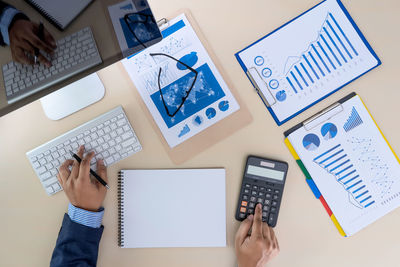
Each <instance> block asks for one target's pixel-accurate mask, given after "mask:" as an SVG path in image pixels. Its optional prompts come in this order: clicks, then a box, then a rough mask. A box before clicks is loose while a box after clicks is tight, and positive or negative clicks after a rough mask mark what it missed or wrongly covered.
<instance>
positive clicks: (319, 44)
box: [317, 41, 336, 70]
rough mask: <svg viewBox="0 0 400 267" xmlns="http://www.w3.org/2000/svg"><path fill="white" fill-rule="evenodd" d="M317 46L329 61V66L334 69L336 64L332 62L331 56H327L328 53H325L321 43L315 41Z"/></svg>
mask: <svg viewBox="0 0 400 267" xmlns="http://www.w3.org/2000/svg"><path fill="white" fill-rule="evenodd" d="M317 44H318V46H319V48H321V50H322V52H323V53H324V55H325V57H326V58H327V59H328V60H329V63H331V66H332V67H333V68H334V69H335V70H336V66H335V65H334V64H333V62H332V60H331V58H330V57H329V56H328V53H326V51H325V49H324V47H323V46H322V45H321V43H320V42H319V41H318V42H317Z"/></svg>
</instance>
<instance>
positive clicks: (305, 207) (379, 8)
mask: <svg viewBox="0 0 400 267" xmlns="http://www.w3.org/2000/svg"><path fill="white" fill-rule="evenodd" d="M317 3H318V1H317V0H302V1H298V0H279V1H273V0H251V1H242V0H218V1H212V0H203V1H196V0H186V1H182V0H168V1H165V0H150V5H151V7H152V9H153V11H154V13H155V15H156V17H157V18H162V17H164V16H168V15H169V14H172V13H174V12H175V11H176V10H178V9H180V8H189V9H190V10H191V11H192V12H193V15H194V17H195V19H196V20H197V22H198V23H199V25H200V27H201V29H202V31H203V33H204V34H205V36H206V38H207V39H208V41H209V43H210V45H211V47H212V49H214V51H215V52H216V54H217V56H218V58H219V60H220V61H221V62H222V64H223V65H224V66H225V69H226V71H227V74H228V75H229V76H230V78H231V80H232V81H233V82H234V83H235V85H236V88H238V89H239V93H240V96H241V97H242V98H243V99H244V101H245V102H246V103H247V105H248V106H249V107H250V108H251V110H250V111H251V113H252V115H253V118H254V121H253V122H252V124H250V125H249V126H247V127H246V128H243V129H242V130H240V131H238V132H236V133H235V134H234V135H232V136H230V137H228V138H226V139H225V140H223V141H222V142H220V143H218V144H216V145H214V146H213V147H211V148H210V149H208V150H206V151H205V152H203V153H201V154H199V155H197V156H196V157H194V158H193V159H191V160H190V161H188V162H186V163H184V164H183V165H181V166H179V167H187V168H196V167H225V168H226V170H227V184H226V195H227V207H226V208H227V209H226V216H227V238H228V245H227V247H226V248H217V249H216V248H201V249H197V248H186V249H180V248H174V249H120V248H118V246H117V201H116V199H117V190H116V189H117V171H118V170H120V169H121V168H174V167H177V166H174V164H173V163H172V162H171V160H170V159H169V158H168V156H167V154H166V152H165V150H164V148H163V146H162V144H161V142H160V140H159V139H158V138H157V135H156V134H155V133H154V131H153V129H152V127H151V125H150V123H149V121H147V120H146V119H145V118H144V117H143V116H142V115H141V109H140V107H139V104H138V100H137V99H135V98H133V93H132V90H135V89H134V88H132V87H131V86H130V83H128V81H126V80H124V79H123V78H122V75H121V74H120V72H119V70H118V68H117V67H116V66H110V67H108V68H107V69H104V70H103V71H101V72H100V75H101V78H102V80H103V82H104V84H105V87H106V96H105V98H104V99H103V100H102V101H100V102H98V103H96V104H94V105H92V106H90V107H88V108H86V109H84V110H82V111H80V112H78V113H76V114H74V115H72V116H70V117H68V118H66V119H63V120H61V121H59V122H53V121H50V120H48V119H47V118H46V117H45V115H44V113H43V111H42V109H41V106H40V103H39V102H38V101H36V102H34V103H31V104H30V105H27V106H25V107H24V108H21V109H19V110H17V111H15V112H13V113H10V114H8V115H6V116H4V117H1V118H0V185H1V186H0V203H1V204H0V213H1V219H0V229H1V236H0V266H47V265H48V264H49V261H50V257H51V253H52V251H53V248H54V245H55V241H56V238H57V234H58V232H59V229H60V225H61V221H62V217H63V214H64V212H66V210H67V203H68V202H67V199H66V197H65V195H64V193H58V194H56V195H55V196H53V197H48V196H47V195H46V194H45V192H44V190H43V188H42V186H41V185H40V183H39V181H38V178H37V177H36V176H35V174H34V172H33V170H32V168H31V166H30V164H29V162H28V160H27V158H26V157H25V152H27V151H28V150H30V149H32V148H34V147H36V146H38V145H40V144H42V143H44V142H46V141H48V140H50V139H52V138H54V137H56V136H58V135H60V134H62V133H64V132H66V131H68V130H70V129H72V128H74V127H76V126H78V125H80V124H82V123H84V122H86V121H87V120H89V119H92V118H94V117H96V116H97V115H99V114H101V113H103V112H106V111H108V110H110V109H112V108H113V107H115V106H117V105H119V104H122V105H123V107H124V109H125V111H126V113H127V115H128V118H129V120H130V122H131V123H132V125H133V127H134V128H135V130H136V132H137V134H138V136H139V138H140V141H141V142H142V144H143V147H144V150H143V151H142V152H140V153H139V154H137V155H134V156H132V157H130V158H128V159H126V160H124V161H121V162H119V163H118V164H116V165H114V166H112V167H111V168H109V169H108V175H109V179H110V186H111V188H112V189H111V190H110V191H109V192H108V194H107V197H106V200H105V203H104V206H105V209H106V213H105V216H104V221H103V224H104V226H105V229H104V233H103V237H102V240H101V244H100V251H99V259H98V266H146V267H147V266H148V267H150V266H175V267H178V266H185V267H186V266H199V267H200V266H201V267H204V266H218V267H222V266H223V267H228V266H229V267H231V266H235V264H236V263H235V255H234V235H235V232H236V230H237V228H238V225H239V224H238V222H236V221H235V219H234V212H235V208H236V202H237V197H238V193H239V186H240V183H241V178H242V172H243V166H244V163H245V159H246V157H247V155H249V154H255V155H260V156H265V157H272V158H276V159H280V160H284V161H287V162H289V165H290V168H289V174H288V179H287V182H286V188H285V193H284V197H283V203H282V208H281V211H280V215H279V222H278V226H277V227H276V232H277V236H278V239H279V242H280V247H281V253H280V255H279V256H278V257H277V258H276V259H275V260H273V261H272V262H271V263H270V264H269V266H298V267H299V266H307V267H311V266H318V267H319V266H398V265H399V264H398V262H399V260H398V257H399V256H398V251H399V248H400V245H399V230H398V229H399V227H398V225H399V223H400V210H399V209H398V210H396V211H394V212H392V213H391V214H389V215H387V216H385V217H384V218H382V219H380V220H379V221H377V222H376V223H374V224H372V225H370V226H368V227H367V228H366V229H364V230H362V231H361V232H359V233H358V234H356V235H355V236H353V237H351V238H343V237H341V236H340V235H339V234H338V232H337V230H336V228H335V227H334V226H333V224H332V222H331V220H330V218H329V217H328V215H327V214H326V212H325V210H324V209H323V207H322V205H321V204H320V202H319V201H317V200H316V199H315V198H314V196H313V195H312V193H311V191H310V189H309V188H308V187H307V184H306V183H305V181H304V175H303V174H302V172H301V171H300V169H299V168H298V167H297V165H296V163H295V161H294V160H293V158H292V157H291V155H290V154H289V151H288V150H287V149H286V147H285V145H284V143H283V135H282V133H283V132H284V130H286V129H288V128H289V127H291V126H293V125H294V124H295V123H298V122H300V121H301V120H304V119H306V118H307V117H309V116H311V115H313V114H314V113H315V112H317V111H319V110H320V109H322V108H324V107H326V106H328V105H329V104H331V103H333V102H334V101H336V100H338V99H340V98H341V97H343V96H345V95H347V94H348V93H350V92H352V91H356V92H357V93H359V94H360V96H361V97H362V98H363V100H364V101H365V102H366V105H367V106H368V108H369V109H370V111H371V113H372V114H373V115H374V117H375V119H376V121H377V122H378V124H379V125H380V127H381V128H382V130H383V132H384V134H385V135H386V137H387V138H388V140H389V141H390V142H391V144H392V146H393V148H394V150H395V151H397V152H398V153H400V139H399V138H398V132H399V131H400V124H399V123H398V122H399V118H398V110H399V104H398V101H399V99H400V90H399V88H398V86H399V85H398V84H399V82H398V71H399V65H398V63H399V62H400V53H398V47H399V43H400V35H399V34H398V30H397V29H398V27H399V26H400V16H399V14H398V13H399V10H400V2H398V1H397V0H386V1H375V0H351V1H350V0H344V4H345V6H346V7H347V8H348V10H349V11H350V13H351V15H352V16H353V18H354V19H355V21H356V22H357V24H358V25H359V27H360V28H361V30H362V31H363V33H364V34H365V35H366V37H367V39H368V40H369V41H370V43H371V44H372V46H373V48H374V49H375V51H376V52H377V54H378V55H379V56H380V58H381V59H382V62H383V65H382V66H381V67H379V68H378V69H376V70H374V71H372V72H370V73H368V74H367V75H365V76H363V77H362V78H360V79H358V80H356V81H355V82H353V83H351V84H350V85H348V86H346V87H345V88H344V89H342V90H341V91H339V92H338V93H335V94H334V95H332V96H330V97H329V98H327V99H326V100H324V101H323V102H322V103H319V104H318V105H316V106H314V107H312V108H311V109H309V110H308V111H306V112H305V113H303V114H301V115H300V116H298V117H296V118H295V119H293V120H292V121H290V122H289V123H287V124H285V125H284V126H282V127H277V126H276V124H275V122H274V121H273V119H272V117H271V116H270V114H269V113H268V112H267V110H266V109H265V107H264V105H263V104H262V102H261V101H260V99H259V97H258V96H257V95H256V94H255V92H254V89H253V88H252V87H251V85H250V83H249V81H248V79H247V78H246V76H245V75H244V73H243V71H242V69H241V68H240V66H239V64H238V63H237V61H236V59H235V57H234V53H235V52H237V51H239V50H240V49H242V48H243V47H245V46H246V45H248V44H250V43H252V42H253V41H255V40H257V39H258V38H259V37H261V36H263V35H264V34H266V33H268V32H270V31H272V30H273V29H275V28H276V27H278V26H280V25H282V24H283V23H285V22H287V21H288V20H289V19H291V18H293V17H294V16H296V15H298V14H300V13H302V12H303V11H305V10H307V9H308V8H310V7H312V6H313V5H315V4H317ZM176 210H177V211H179V207H176ZM173 212H174V210H171V213H173Z"/></svg>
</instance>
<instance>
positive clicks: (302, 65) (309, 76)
mask: <svg viewBox="0 0 400 267" xmlns="http://www.w3.org/2000/svg"><path fill="white" fill-rule="evenodd" d="M300 66H301V67H302V68H303V70H304V72H305V73H306V74H307V76H308V79H310V81H311V82H312V83H314V79H313V78H311V75H310V73H308V71H307V69H306V67H304V64H303V63H300Z"/></svg>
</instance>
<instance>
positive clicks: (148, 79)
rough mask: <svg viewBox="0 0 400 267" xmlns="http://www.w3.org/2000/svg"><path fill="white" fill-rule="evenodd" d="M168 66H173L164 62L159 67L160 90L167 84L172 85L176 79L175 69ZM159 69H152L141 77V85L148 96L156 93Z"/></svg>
mask: <svg viewBox="0 0 400 267" xmlns="http://www.w3.org/2000/svg"><path fill="white" fill-rule="evenodd" d="M170 64H174V63H171V62H169V61H168V62H165V63H164V64H162V65H161V69H162V71H161V75H160V84H161V88H163V87H164V86H166V85H167V84H170V83H172V82H173V81H175V80H177V79H178V74H177V73H176V67H175V66H174V67H173V68H170ZM159 71H160V69H152V70H150V71H148V72H146V73H144V74H142V76H141V79H140V81H141V83H142V85H141V86H143V88H146V91H147V92H148V93H149V94H153V93H154V92H156V91H158V90H159V89H158V73H159Z"/></svg>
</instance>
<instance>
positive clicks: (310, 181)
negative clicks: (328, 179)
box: [306, 179, 321, 198]
mask: <svg viewBox="0 0 400 267" xmlns="http://www.w3.org/2000/svg"><path fill="white" fill-rule="evenodd" d="M306 182H307V184H308V186H309V187H310V189H311V191H312V192H313V193H314V196H315V197H316V198H320V197H321V192H320V191H319V189H318V187H317V185H316V184H315V183H314V181H313V179H306Z"/></svg>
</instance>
